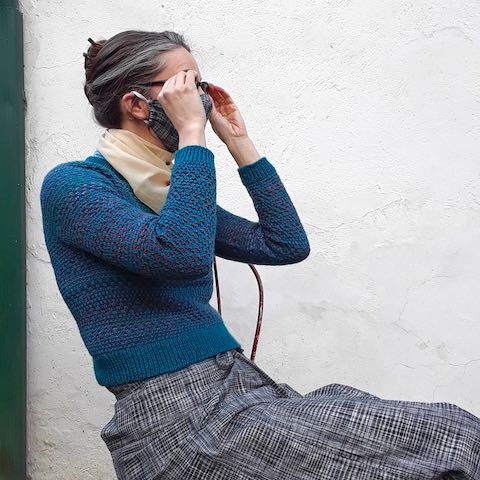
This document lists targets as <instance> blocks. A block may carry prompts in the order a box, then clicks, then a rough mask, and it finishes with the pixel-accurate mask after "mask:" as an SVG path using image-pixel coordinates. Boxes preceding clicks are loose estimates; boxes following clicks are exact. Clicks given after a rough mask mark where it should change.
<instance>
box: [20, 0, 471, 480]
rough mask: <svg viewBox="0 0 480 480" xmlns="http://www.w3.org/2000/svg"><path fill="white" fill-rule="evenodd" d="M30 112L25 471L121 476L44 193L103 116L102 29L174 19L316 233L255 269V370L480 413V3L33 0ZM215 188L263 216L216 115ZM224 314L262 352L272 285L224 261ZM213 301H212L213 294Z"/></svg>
mask: <svg viewBox="0 0 480 480" xmlns="http://www.w3.org/2000/svg"><path fill="white" fill-rule="evenodd" d="M20 3H21V9H22V12H23V14H24V27H25V34H24V36H25V80H26V97H27V102H28V110H27V117H26V135H27V138H26V144H27V179H26V185H27V214H28V225H27V228H28V265H27V267H28V463H29V468H28V469H29V478H31V479H35V480H41V479H60V478H61V479H65V480H67V479H82V480H88V479H100V478H101V479H109V478H112V479H113V478H114V473H113V468H112V466H111V460H110V456H109V452H108V450H107V448H106V446H105V445H104V444H103V442H102V440H101V438H100V436H99V432H100V429H101V427H102V426H103V425H104V424H105V423H106V422H107V421H108V420H109V419H110V417H111V416H112V415H113V400H114V397H113V396H112V395H111V394H110V393H109V392H108V391H107V390H105V389H104V388H103V387H100V386H99V385H97V384H96V382H95V379H94V375H93V370H92V365H91V359H90V357H89V355H88V353H87V351H86V349H85V347H84V346H83V343H82V341H81V338H80V335H79V333H78V329H77V326H76V324H75V322H74V320H73V318H72V316H71V315H70V313H69V311H68V309H67V307H66V305H65V304H64V303H63V301H62V299H61V296H60V293H59V292H58V289H57V287H56V284H55V280H54V276H53V270H52V268H51V265H50V261H49V256H48V252H47V251H46V248H45V244H44V238H43V231H42V225H41V212H40V204H39V190H40V186H41V182H42V180H43V177H44V175H45V174H46V172H47V171H48V170H49V169H50V168H52V167H53V166H54V165H56V164H58V163H60V162H65V161H70V160H78V159H83V158H85V157H86V156H87V155H88V154H90V153H91V152H92V151H93V149H94V147H95V145H96V142H97V138H98V136H99V134H100V132H101V131H102V129H101V128H100V127H98V126H96V125H95V124H94V122H93V120H92V114H91V111H90V106H89V104H88V102H87V100H86V98H85V97H84V95H83V90H82V82H83V75H84V74H83V57H82V52H83V51H85V50H86V49H87V47H88V43H87V37H89V36H92V37H93V38H99V37H100V36H102V37H106V38H108V37H109V36H111V35H113V34H115V33H117V32H118V31H121V30H125V29H131V28H139V29H145V30H165V29H169V30H177V31H179V32H180V33H183V34H185V35H186V38H187V40H188V41H189V42H190V43H191V45H192V48H193V54H194V56H195V57H196V59H197V61H198V63H199V65H200V68H201V70H202V74H203V77H204V79H206V80H211V81H212V82H214V83H217V84H219V85H222V86H223V87H224V88H225V89H227V91H229V92H230V94H231V95H232V97H233V98H234V100H235V101H236V103H237V105H238V106H239V108H240V111H241V112H242V114H243V116H244V118H245V121H246V124H247V127H248V130H249V132H250V135H251V137H252V138H253V139H254V141H255V143H256V144H257V146H258V150H259V152H260V153H261V154H262V155H263V154H264V155H266V156H267V157H268V158H269V160H270V161H271V162H272V163H273V164H274V165H275V167H276V168H277V171H278V172H279V174H280V176H281V178H282V179H283V181H284V183H285V185H286V187H287V190H288V192H289V193H290V196H291V198H292V199H293V201H294V203H295V205H296V207H297V210H298V212H299V214H300V217H301V218H302V220H303V221H304V225H305V228H306V230H307V233H308V235H309V238H310V243H311V254H310V256H309V258H308V259H307V260H305V261H304V262H302V263H300V264H296V265H289V266H281V267H266V266H259V267H258V270H259V272H260V274H261V276H262V279H263V282H264V286H265V311H264V322H263V327H262V333H261V337H260V343H259V347H258V352H257V358H256V361H257V363H258V365H259V366H260V367H261V368H263V369H264V370H265V371H266V372H267V373H269V374H270V375H271V376H272V377H273V378H275V379H276V380H277V381H279V382H287V383H289V384H290V385H291V386H293V387H294V388H296V389H297V390H299V391H300V392H301V393H306V392H308V391H310V390H313V389H315V388H318V387H320V386H322V385H325V384H328V383H332V382H337V383H346V384H349V385H353V386H355V387H357V388H360V389H364V390H367V391H369V392H371V393H374V394H376V395H379V396H381V397H385V398H397V399H410V400H418V401H426V402H430V401H448V402H454V403H457V404H458V405H460V406H462V407H463V408H465V409H468V410H470V411H471V412H473V413H475V414H477V415H480V350H479V347H478V345H479V338H480V295H479V285H480V250H479V244H480V145H479V142H480V81H479V79H480V55H479V54H478V52H479V47H480V4H479V2H478V1H476V0H467V1H463V2H451V1H447V0H437V1H432V0H429V1H423V2H412V1H411V0H408V1H401V0H394V1H391V2H385V1H383V0H369V1H367V2H365V1H361V0H348V1H341V0H332V1H321V2H320V1H315V2H289V1H285V0H283V1H277V2H273V1H267V2H258V1H253V0H243V1H238V2H234V3H232V2H227V1H224V2H209V1H205V0H197V1H191V2H172V1H170V0H164V1H163V3H160V2H151V1H146V0H135V1H131V0H126V1H123V2H112V1H108V2H99V1H93V0H78V1H76V2H65V1H58V0H57V1H54V0H50V1H39V0H21V2H20ZM207 142H208V146H209V148H211V149H212V150H213V151H214V153H215V155H216V166H217V184H218V202H219V203H220V204H221V205H222V206H224V207H225V208H228V209H230V210H231V211H233V212H234V213H237V214H239V215H243V216H246V217H248V218H250V219H256V215H255V211H254V208H253V204H252V203H251V201H250V198H249V197H248V194H247V192H246V190H245V189H244V187H243V186H242V184H241V182H240V179H239V177H238V173H237V172H236V164H235V162H234V160H233V159H232V158H231V157H229V154H228V151H227V150H226V148H225V147H224V146H223V144H221V142H220V140H218V138H217V137H216V136H215V134H214V133H213V131H212V130H211V129H210V127H208V134H207ZM218 265H219V269H220V276H221V287H222V300H223V309H224V318H225V322H226V324H227V326H228V327H229V328H230V329H231V331H232V333H233V334H234V335H235V336H236V337H237V338H238V339H239V340H241V341H242V343H243V346H244V348H245V350H246V353H247V354H249V353H250V348H251V343H252V340H253V333H254V329H255V321H256V309H257V291H256V282H255V279H254V277H253V275H252V273H251V271H250V269H249V268H248V266H247V265H242V264H234V263H232V262H228V261H225V260H223V259H218ZM212 303H213V304H215V298H212Z"/></svg>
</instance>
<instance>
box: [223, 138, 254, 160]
mask: <svg viewBox="0 0 480 480" xmlns="http://www.w3.org/2000/svg"><path fill="white" fill-rule="evenodd" d="M226 145H227V148H228V150H229V152H230V153H231V154H232V157H233V158H234V159H235V161H236V162H237V165H238V166H239V167H244V166H245V165H250V164H252V163H255V162H256V161H257V160H259V159H260V158H261V155H260V154H259V153H258V151H257V149H256V148H255V145H254V144H253V142H252V140H251V139H250V137H244V138H240V139H234V140H230V141H228V142H227V144H226Z"/></svg>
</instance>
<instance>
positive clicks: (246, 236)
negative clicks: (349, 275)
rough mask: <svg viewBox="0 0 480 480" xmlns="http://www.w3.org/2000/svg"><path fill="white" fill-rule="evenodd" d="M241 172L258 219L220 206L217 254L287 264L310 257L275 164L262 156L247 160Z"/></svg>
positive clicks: (218, 211) (299, 222) (252, 260)
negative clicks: (240, 215)
mask: <svg viewBox="0 0 480 480" xmlns="http://www.w3.org/2000/svg"><path fill="white" fill-rule="evenodd" d="M232 154H233V153H232ZM236 160H237V164H241V162H239V161H238V158H236ZM238 173H239V175H240V178H241V180H242V183H243V184H244V185H245V187H246V188H247V191H248V193H249V195H250V197H251V198H252V200H253V204H254V207H255V210H256V212H257V214H258V222H252V221H250V220H247V219H245V218H242V217H239V216H237V215H234V214H233V213H230V212H228V211H227V210H225V209H223V208H222V207H220V206H219V205H217V231H216V238H215V254H216V255H218V256H219V257H222V258H226V259H228V260H235V261H238V262H244V263H254V264H258V265H287V264H292V263H298V262H300V261H302V260H304V259H305V258H306V257H308V255H309V253H310V245H309V241H308V238H307V235H306V233H305V230H304V228H303V225H302V223H301V221H300V218H299V217H298V214H297V211H296V209H295V207H294V205H293V203H292V201H291V199H290V196H289V195H288V193H287V191H286V189H285V187H284V185H283V183H282V181H281V179H280V177H279V176H278V174H277V172H276V170H275V167H274V166H273V165H272V164H271V163H270V162H269V161H268V159H267V158H266V157H262V158H260V159H259V160H257V161H255V162H248V161H247V162H245V163H244V164H243V166H241V167H239V168H238Z"/></svg>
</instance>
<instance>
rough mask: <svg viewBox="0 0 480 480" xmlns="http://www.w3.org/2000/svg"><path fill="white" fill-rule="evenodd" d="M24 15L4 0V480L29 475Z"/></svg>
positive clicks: (0, 264)
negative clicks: (27, 470) (26, 446)
mask: <svg viewBox="0 0 480 480" xmlns="http://www.w3.org/2000/svg"><path fill="white" fill-rule="evenodd" d="M22 37H23V36H22V17H21V14H20V12H19V10H18V7H17V2H16V1H13V0H12V1H7V0H0V54H1V57H0V58H1V62H2V74H1V75H0V137H1V141H0V205H1V209H2V225H1V235H0V480H7V479H8V480H17V479H18V480H20V479H21V480H24V479H25V477H26V465H25V464H26V450H25V442H26V421H25V414H26V380H25V379H26V328H25V326H26V301H25V300H26V268H25V258H26V254H25V244H26V242H25V138H24V135H25V133H24V132H25V129H24V101H23V98H24V96H23V38H22Z"/></svg>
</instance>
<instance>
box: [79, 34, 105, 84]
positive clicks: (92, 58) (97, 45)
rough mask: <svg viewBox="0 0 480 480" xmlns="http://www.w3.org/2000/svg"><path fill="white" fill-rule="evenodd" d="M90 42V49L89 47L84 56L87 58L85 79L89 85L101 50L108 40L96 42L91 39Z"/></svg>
mask: <svg viewBox="0 0 480 480" xmlns="http://www.w3.org/2000/svg"><path fill="white" fill-rule="evenodd" d="M88 41H89V42H90V47H88V50H87V52H86V53H84V54H83V56H84V57H85V62H84V68H85V78H86V80H87V83H89V82H90V81H91V80H92V77H93V72H94V69H95V63H96V58H97V55H98V52H100V50H101V49H102V47H103V46H104V45H105V43H106V40H100V41H98V42H96V41H95V40H92V39H91V38H90V37H89V38H88Z"/></svg>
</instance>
